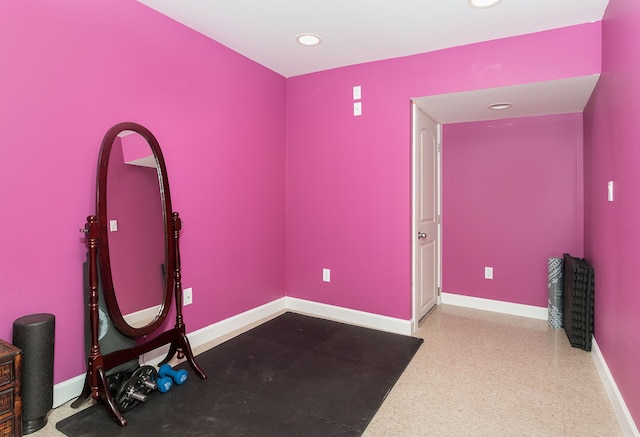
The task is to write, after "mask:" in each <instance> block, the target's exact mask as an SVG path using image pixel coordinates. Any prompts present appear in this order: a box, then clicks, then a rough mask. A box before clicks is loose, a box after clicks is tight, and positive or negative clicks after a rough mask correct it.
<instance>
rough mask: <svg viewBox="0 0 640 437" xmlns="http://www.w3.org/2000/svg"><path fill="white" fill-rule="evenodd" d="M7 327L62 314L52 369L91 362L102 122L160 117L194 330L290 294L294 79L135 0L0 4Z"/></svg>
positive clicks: (0, 256)
mask: <svg viewBox="0 0 640 437" xmlns="http://www.w3.org/2000/svg"><path fill="white" fill-rule="evenodd" d="M0 59H2V68H0V130H1V131H2V146H0V198H1V199H2V218H1V219H0V223H1V226H0V229H1V230H2V231H1V232H0V299H1V300H0V301H1V302H2V303H1V304H0V337H1V338H5V339H11V336H12V322H13V320H15V319H17V318H18V317H21V316H24V315H27V314H33V313H38V312H50V313H53V314H54V315H55V316H56V350H55V354H56V355H55V375H54V378H55V382H60V381H62V380H66V379H68V378H71V377H74V376H77V375H80V374H82V373H83V372H84V371H85V368H86V361H85V358H84V339H83V338H84V326H83V314H84V305H83V289H82V263H83V261H84V259H85V247H84V245H83V243H82V242H81V238H82V235H81V234H80V233H79V232H78V229H80V228H81V227H83V226H84V223H85V219H86V217H87V216H88V215H89V214H92V213H94V212H95V204H94V203H95V200H94V199H95V176H96V166H97V159H98V152H99V149H100V143H101V141H102V137H103V136H104V134H105V132H106V131H107V130H108V129H109V128H110V127H111V126H113V125H114V124H116V123H119V122H122V121H135V122H138V123H140V124H142V125H144V126H146V127H147V128H149V129H150V130H151V131H152V132H153V133H154V134H155V136H156V137H157V138H158V140H159V142H160V145H161V147H162V149H163V152H164V155H165V159H166V162H167V168H168V173H169V182H170V184H171V194H172V200H173V207H174V209H175V210H176V211H178V212H180V214H181V217H182V218H183V220H184V229H183V232H182V239H181V243H182V245H181V248H182V265H183V281H184V282H183V285H184V286H185V287H193V290H194V304H193V305H191V306H189V307H187V308H185V321H186V324H187V330H188V331H193V330H195V329H198V328H202V327H204V326H207V325H209V324H211V323H214V322H216V321H218V320H221V319H224V318H227V317H229V316H232V315H235V314H238V313H240V312H242V311H245V310H248V309H250V308H254V307H256V306H258V305H261V304H263V303H265V302H269V301H271V300H273V299H276V298H278V297H281V296H282V295H283V289H284V277H283V272H284V210H285V206H284V201H285V197H284V192H285V185H284V184H285V121H286V120H285V109H286V108H285V103H286V80H285V79H284V78H283V77H282V76H279V75H277V74H275V73H273V72H271V71H269V70H267V69H265V68H263V67H261V66H259V65H257V64H255V63H254V62H252V61H250V60H248V59H246V58H244V57H242V56H240V55H238V54H237V53H235V52H232V51H230V50H228V49H227V48H225V47H223V46H221V45H219V44H217V43H215V42H213V41H211V40H209V39H207V38H205V37H204V36H202V35H200V34H198V33H196V32H193V31H191V30H189V29H187V28H185V27H184V26H182V25H180V24H178V23H176V22H174V21H172V20H170V19H168V18H166V17H164V16H162V15H160V14H158V13H156V12H154V11H152V10H150V9H148V8H147V7H145V6H144V5H142V4H140V3H138V2H136V1H133V0H110V1H108V2H86V1H82V0H59V1H55V2H50V1H47V0H24V1H20V2H0Z"/></svg>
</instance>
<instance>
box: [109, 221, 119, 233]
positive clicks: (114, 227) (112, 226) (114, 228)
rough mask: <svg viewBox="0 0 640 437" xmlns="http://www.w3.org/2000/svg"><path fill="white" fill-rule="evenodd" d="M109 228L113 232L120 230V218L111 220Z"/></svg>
mask: <svg viewBox="0 0 640 437" xmlns="http://www.w3.org/2000/svg"><path fill="white" fill-rule="evenodd" d="M109 230H110V231H111V232H115V231H117V230H118V220H109Z"/></svg>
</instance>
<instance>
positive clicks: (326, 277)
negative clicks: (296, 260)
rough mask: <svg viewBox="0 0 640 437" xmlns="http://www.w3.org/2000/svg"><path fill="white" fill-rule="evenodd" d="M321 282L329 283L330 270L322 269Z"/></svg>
mask: <svg viewBox="0 0 640 437" xmlns="http://www.w3.org/2000/svg"><path fill="white" fill-rule="evenodd" d="M322 280H323V281H324V282H331V270H330V269H322Z"/></svg>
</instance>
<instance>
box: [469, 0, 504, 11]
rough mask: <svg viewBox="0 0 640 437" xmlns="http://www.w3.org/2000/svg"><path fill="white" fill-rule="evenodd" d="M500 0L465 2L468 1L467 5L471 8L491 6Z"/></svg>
mask: <svg viewBox="0 0 640 437" xmlns="http://www.w3.org/2000/svg"><path fill="white" fill-rule="evenodd" d="M501 1H502V0H467V3H469V6H471V7H472V8H476V9H485V8H490V7H493V6H495V5H497V4H498V3H500V2H501Z"/></svg>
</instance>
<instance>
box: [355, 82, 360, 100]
mask: <svg viewBox="0 0 640 437" xmlns="http://www.w3.org/2000/svg"><path fill="white" fill-rule="evenodd" d="M361 98H362V87H361V86H360V85H358V86H354V87H353V100H360V99H361Z"/></svg>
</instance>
